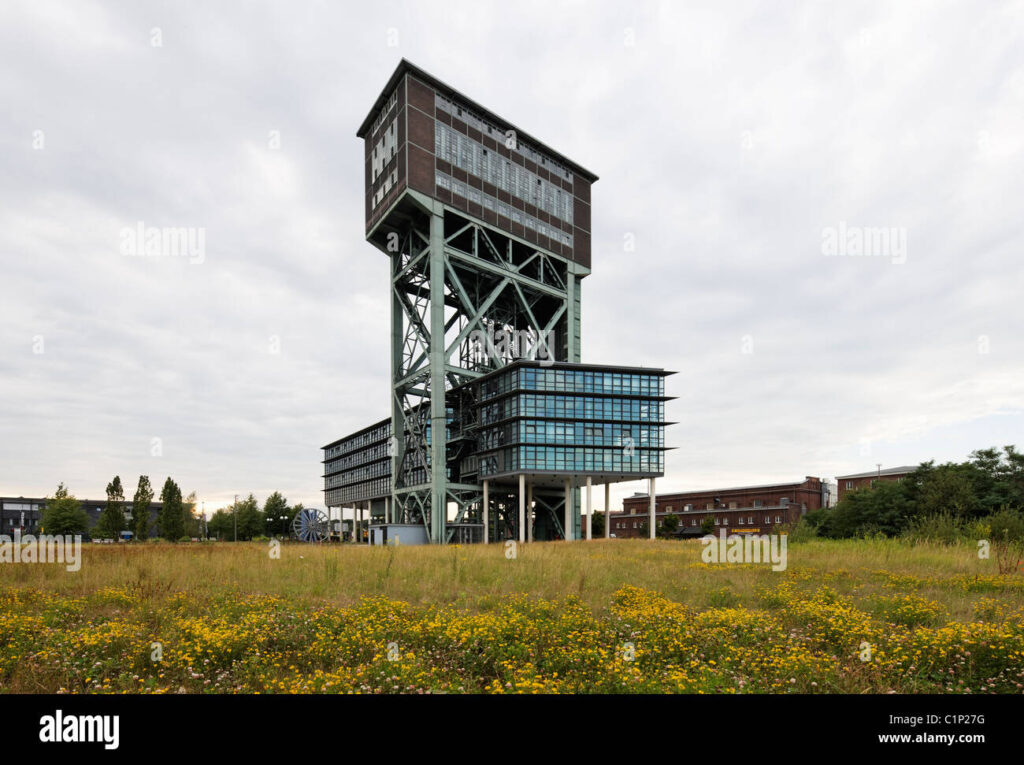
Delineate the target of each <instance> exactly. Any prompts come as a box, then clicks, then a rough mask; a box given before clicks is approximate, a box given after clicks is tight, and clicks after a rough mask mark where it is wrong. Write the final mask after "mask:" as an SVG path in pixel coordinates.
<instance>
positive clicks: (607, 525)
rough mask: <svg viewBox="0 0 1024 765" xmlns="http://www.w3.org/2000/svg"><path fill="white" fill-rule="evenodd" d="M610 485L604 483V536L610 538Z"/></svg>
mask: <svg viewBox="0 0 1024 765" xmlns="http://www.w3.org/2000/svg"><path fill="white" fill-rule="evenodd" d="M611 498H612V485H611V484H610V483H606V484H605V485H604V538H605V539H611V533H612V505H611Z"/></svg>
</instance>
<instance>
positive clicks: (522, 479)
mask: <svg viewBox="0 0 1024 765" xmlns="http://www.w3.org/2000/svg"><path fill="white" fill-rule="evenodd" d="M519 541H520V542H525V541H526V476H525V475H523V474H522V473H520V474H519Z"/></svg>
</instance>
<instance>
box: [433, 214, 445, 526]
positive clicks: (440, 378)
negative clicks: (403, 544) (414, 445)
mask: <svg viewBox="0 0 1024 765" xmlns="http://www.w3.org/2000/svg"><path fill="white" fill-rule="evenodd" d="M444 364H445V338H444V208H443V207H442V206H441V205H440V203H435V207H434V212H433V214H432V215H431V216H430V541H431V542H433V543H434V544H444V537H445V533H444V532H445V523H446V521H447V515H448V491H447V489H448V476H447V448H446V447H447V437H446V436H447V433H446V425H447V417H446V413H445V389H444Z"/></svg>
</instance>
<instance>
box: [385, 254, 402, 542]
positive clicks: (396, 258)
mask: <svg viewBox="0 0 1024 765" xmlns="http://www.w3.org/2000/svg"><path fill="white" fill-rule="evenodd" d="M401 258H402V255H401V253H400V252H392V253H391V282H390V285H389V291H390V293H391V442H390V443H389V444H388V449H389V450H390V452H391V507H392V511H391V518H392V521H393V522H394V518H395V515H396V512H397V515H398V520H397V522H398V523H401V522H403V521H404V520H405V518H404V517H403V515H404V514H403V512H402V510H401V509H400V508H401V507H402V506H401V505H400V504H399V502H398V495H397V494H396V492H395V489H396V488H397V486H398V477H399V476H398V471H399V468H400V467H401V465H402V457H403V454H404V452H405V410H404V409H403V407H402V400H401V396H399V395H398V390H397V389H396V385H397V383H398V381H399V380H401V379H402V377H403V376H404V375H405V372H404V370H403V369H402V336H403V330H404V324H403V322H404V316H405V311H404V310H403V309H402V302H401V301H400V300H399V299H398V296H397V295H396V294H395V277H396V276H397V275H398V273H399V272H400V270H401V267H402V263H401Z"/></svg>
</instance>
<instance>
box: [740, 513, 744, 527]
mask: <svg viewBox="0 0 1024 765" xmlns="http://www.w3.org/2000/svg"><path fill="white" fill-rule="evenodd" d="M743 523H744V521H743V516H742V515H741V516H740V526H742V525H743Z"/></svg>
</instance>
